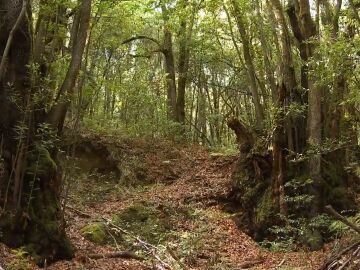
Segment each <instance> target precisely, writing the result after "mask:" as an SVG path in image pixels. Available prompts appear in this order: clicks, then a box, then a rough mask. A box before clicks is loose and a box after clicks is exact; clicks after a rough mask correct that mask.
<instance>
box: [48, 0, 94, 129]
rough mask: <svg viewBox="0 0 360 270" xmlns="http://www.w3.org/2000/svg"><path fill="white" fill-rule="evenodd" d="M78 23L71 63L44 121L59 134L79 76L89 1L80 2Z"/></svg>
mask: <svg viewBox="0 0 360 270" xmlns="http://www.w3.org/2000/svg"><path fill="white" fill-rule="evenodd" d="M79 12H80V18H79V23H78V24H74V25H73V31H72V32H73V35H74V36H73V37H72V39H73V48H72V53H71V62H70V65H69V68H68V70H67V73H66V76H65V79H64V81H63V83H62V85H61V87H60V89H59V91H58V93H57V96H56V100H55V104H54V105H53V106H52V108H51V110H50V112H49V113H48V115H47V119H46V121H47V122H48V123H49V124H51V125H52V126H53V127H56V128H57V130H58V132H59V133H61V131H62V129H63V125H64V122H65V117H66V113H67V110H68V107H69V105H70V100H71V99H70V98H69V97H71V96H72V94H73V91H74V87H75V82H76V79H77V76H78V74H79V71H80V68H81V63H82V57H83V53H84V50H85V44H86V40H87V36H88V30H89V25H90V14H91V0H84V1H82V4H81V8H80V10H79Z"/></svg>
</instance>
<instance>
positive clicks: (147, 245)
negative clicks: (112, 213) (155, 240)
mask: <svg viewBox="0 0 360 270" xmlns="http://www.w3.org/2000/svg"><path fill="white" fill-rule="evenodd" d="M104 220H105V221H106V225H107V226H111V227H112V228H113V229H115V230H118V231H120V232H122V233H124V234H127V235H128V236H130V237H131V238H133V239H134V240H135V241H137V242H138V243H139V244H141V245H142V246H143V247H144V249H146V250H147V251H149V254H151V256H152V257H153V258H154V259H156V260H157V261H158V262H159V263H160V264H161V265H162V266H164V267H165V269H171V267H170V265H169V264H168V263H166V262H164V261H163V260H162V259H161V258H160V257H159V255H158V254H157V253H156V251H157V250H158V248H157V247H156V246H154V245H152V244H150V243H147V242H145V241H143V240H141V239H140V238H139V237H137V236H134V235H132V234H131V233H130V232H128V231H127V230H125V229H123V228H121V227H119V226H117V225H115V224H114V223H112V222H111V220H109V219H105V218H104Z"/></svg>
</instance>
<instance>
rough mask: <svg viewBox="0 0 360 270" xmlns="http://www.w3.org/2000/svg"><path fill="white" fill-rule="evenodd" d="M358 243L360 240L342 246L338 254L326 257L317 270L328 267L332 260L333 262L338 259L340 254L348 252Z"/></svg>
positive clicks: (359, 243) (323, 269)
mask: <svg viewBox="0 0 360 270" xmlns="http://www.w3.org/2000/svg"><path fill="white" fill-rule="evenodd" d="M359 245H360V241H357V242H355V243H353V244H352V245H350V246H348V247H346V248H344V249H343V250H342V251H340V252H339V253H338V254H336V255H335V256H334V257H332V258H330V259H328V260H327V261H326V262H325V263H324V264H323V265H322V266H321V267H320V268H319V270H325V269H326V267H328V266H329V265H330V264H332V263H333V262H335V261H336V260H338V259H339V258H340V257H341V256H342V255H344V254H345V253H347V252H349V251H350V250H352V249H353V248H355V247H356V246H359Z"/></svg>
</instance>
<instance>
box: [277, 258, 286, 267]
mask: <svg viewBox="0 0 360 270" xmlns="http://www.w3.org/2000/svg"><path fill="white" fill-rule="evenodd" d="M285 261H286V260H285V257H284V259H282V261H281V262H280V263H279V264H278V266H277V267H281V266H283V264H284V263H285Z"/></svg>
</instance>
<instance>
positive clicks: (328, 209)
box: [325, 205, 360, 234]
mask: <svg viewBox="0 0 360 270" xmlns="http://www.w3.org/2000/svg"><path fill="white" fill-rule="evenodd" d="M325 210H326V212H327V213H328V214H330V215H332V216H333V217H334V218H335V219H337V220H339V221H341V222H342V223H344V224H345V225H347V226H349V227H350V228H351V229H353V230H354V231H356V232H357V233H359V234H360V228H359V227H358V226H357V225H356V224H354V223H352V222H350V221H349V220H348V219H347V218H345V217H344V216H342V215H340V214H339V213H338V212H336V210H335V209H334V208H332V206H331V205H327V206H325Z"/></svg>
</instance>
